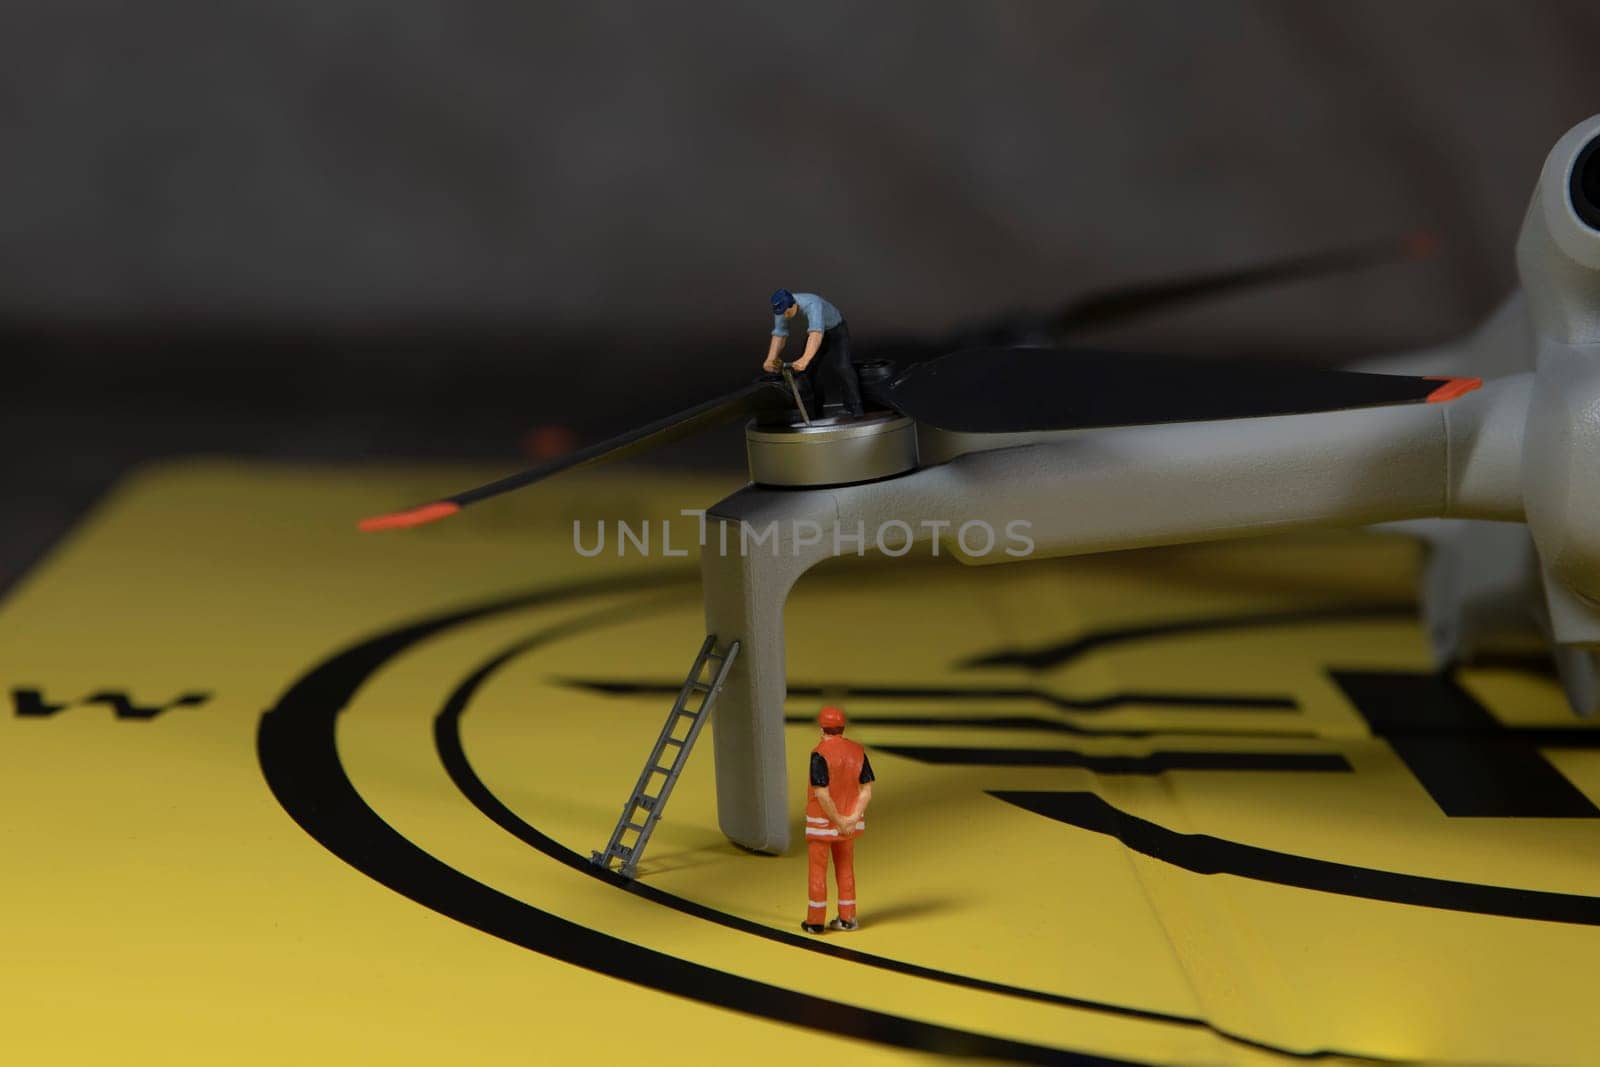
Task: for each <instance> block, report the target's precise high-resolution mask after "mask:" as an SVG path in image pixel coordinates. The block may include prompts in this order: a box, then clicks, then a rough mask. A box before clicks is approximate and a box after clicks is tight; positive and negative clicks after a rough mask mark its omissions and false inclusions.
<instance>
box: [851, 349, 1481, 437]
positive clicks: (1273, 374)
mask: <svg viewBox="0 0 1600 1067" xmlns="http://www.w3.org/2000/svg"><path fill="white" fill-rule="evenodd" d="M1478 384H1481V383H1480V382H1479V381H1478V379H1463V378H1450V379H1439V378H1411V377H1404V376H1400V375H1390V374H1363V373H1358V372H1355V371H1343V370H1325V369H1322V368H1317V367H1295V366H1284V365H1281V364H1270V363H1269V364H1256V363H1237V362H1234V363H1230V362H1221V361H1217V360H1209V359H1207V360H1199V359H1184V358H1179V357H1173V356H1149V355H1137V354H1134V353H1130V352H1102V351H1094V350H1090V349H1061V348H989V349H982V348H979V349H967V350H966V351H964V352H953V353H951V354H950V355H947V356H942V357H940V358H939V359H935V360H930V361H928V362H926V363H918V364H915V365H914V366H912V367H910V368H909V369H907V370H904V371H902V372H901V373H900V374H899V375H898V376H897V377H895V378H892V379H889V380H888V381H886V382H884V383H882V384H879V385H872V384H869V385H867V387H866V389H867V393H868V395H869V396H870V397H872V398H873V399H874V400H876V401H878V402H879V403H880V404H882V405H883V406H884V407H888V408H893V409H894V410H896V411H900V412H902V413H904V414H906V415H910V416H911V417H912V418H914V419H916V420H917V421H918V422H922V423H926V424H928V425H930V426H937V427H939V428H941V429H945V430H956V431H961V432H964V433H1023V432H1029V431H1035V432H1037V431H1044V430H1080V429H1089V428H1093V427H1108V426H1134V425H1139V424H1146V423H1158V422H1203V421H1208V420H1211V419H1246V418H1256V417H1260V416H1264V415H1306V414H1310V413H1312V412H1317V411H1338V410H1341V409H1345V408H1361V407H1372V406H1376V405H1381V404H1411V403H1417V402H1419V401H1427V400H1434V401H1439V400H1449V399H1453V398H1455V397H1456V396H1459V395H1461V393H1463V392H1467V391H1470V390H1471V389H1474V388H1476V387H1477V385H1478Z"/></svg>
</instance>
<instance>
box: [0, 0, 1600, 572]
mask: <svg viewBox="0 0 1600 1067" xmlns="http://www.w3.org/2000/svg"><path fill="white" fill-rule="evenodd" d="M1597 37H1600V6H1596V5H1595V4H1594V3H1593V2H1592V0H1583V2H1556V0H1542V2H1541V3H1539V4H1536V5H1535V4H1519V3H1510V2H1503V3H1463V2H1459V0H1457V2H1449V3H1444V2H1428V3H1420V2H1419V3H1396V2H1394V0H1371V2H1351V0H1338V2H1323V3H1288V2H1277V3H1272V2H1257V3H1248V2H1231V0H1230V2H1218V0H1213V2H1207V3H1203V4H1201V3H1179V2H1176V0H1173V2H1165V3H1152V2H1130V0H1118V2H1114V3H1113V2H1105V3H1088V2H1066V0H1055V2H1039V3H982V4H978V3H972V4H965V5H956V4H929V3H925V2H924V3H913V2H877V3H873V4H860V3H844V2H811V3H806V4H748V3H734V2H720V3H713V2H694V3H683V4H675V5H670V6H669V5H660V4H648V3H628V2H610V3H597V4H582V5H559V6H558V5H539V4H530V3H526V2H516V3H513V2H510V0H493V2H468V0H456V2H453V3H437V4H430V3H422V2H412V0H406V2H396V0H387V2H385V3H373V2H350V0H315V2H313V0H276V2H274V3H271V4H241V3H236V2H226V0H165V2H159V0H158V2H151V3H145V4H123V3H116V2H112V0H48V2H44V0H14V2H12V3H10V4H7V5H6V6H5V8H4V9H3V11H0V130H3V132H4V138H3V141H0V345H3V346H4V353H5V367H6V373H5V376H4V379H3V380H4V382H5V385H4V387H3V391H0V492H3V494H4V498H5V500H6V501H7V506H6V516H7V517H6V520H5V522H4V523H3V524H0V531H3V532H0V583H3V582H5V581H7V580H9V579H10V578H13V577H14V576H15V574H16V573H17V572H18V571H19V570H20V569H21V568H23V567H24V566H25V565H26V564H27V563H28V562H29V561H30V560H31V559H33V558H35V557H36V556H37V555H38V553H39V552H40V551H41V550H42V549H43V548H44V547H45V546H46V545H48V543H49V542H50V541H51V539H52V538H54V537H55V536H56V535H57V534H58V533H59V531H60V530H62V529H64V528H65V527H67V526H68V525H69V524H70V523H71V521H72V520H73V518H74V517H75V516H76V515H78V514H80V513H81V511H82V510H83V509H84V508H85V507H86V506H87V505H88V504H89V503H90V502H91V501H92V500H93V499H94V498H95V496H96V495H97V494H98V493H100V492H101V491H102V490H103V489H104V488H105V487H106V486H107V485H109V484H111V483H113V482H114V481H115V479H116V478H117V477H118V476H119V474H120V473H121V472H123V471H125V470H126V469H127V468H128V467H129V466H130V465H133V464H137V463H142V462H145V461H148V460H151V459H154V458H160V457H165V456H173V455H188V454H196V453H228V454H239V455H250V456H262V457H270V458H283V459H294V460H330V461H342V460H352V459H355V460H384V461H389V462H393V463H396V464H399V463H404V462H406V461H408V460H413V459H417V458H427V459H439V460H449V459H473V460H484V461H489V462H493V463H504V464H505V465H506V466H507V467H508V468H512V467H515V466H518V465H521V464H522V463H523V462H524V461H525V459H526V454H527V453H528V452H529V451H535V452H537V451H549V450H551V449H553V448H559V447H560V446H561V445H562V444H563V443H565V442H568V441H574V440H575V441H577V442H579V443H585V442H588V441H592V440H597V439H599V438H601V437H604V436H607V435H609V434H610V433H613V432H616V431H618V430H621V429H623V428H625V427H627V426H629V425H631V424H632V423H635V422H638V421H642V420H644V419H646V418H649V417H653V416H656V415H660V414H663V413H665V412H668V411H671V410H674V409H676V408H679V407H683V406H686V405H688V404H690V403H693V402H695V401H696V400H698V399H701V398H702V397H704V396H706V395H709V394H711V393H716V392H724V391H727V390H728V389H731V388H733V387H735V386H737V385H739V384H741V383H742V382H744V381H746V380H748V379H749V378H750V377H751V376H752V375H753V374H754V373H755V371H756V369H757V364H758V362H759V360H760V358H761V356H762V355H763V354H764V350H765V344H766V336H767V333H768V329H769V324H770V319H769V318H768V313H767V309H766V298H767V295H768V293H769V292H770V291H771V290H772V289H773V288H774V287H775V286H778V285H784V286H788V287H790V288H794V289H809V290H815V291H818V292H821V293H823V294H824V295H825V296H827V297H828V298H829V299H830V300H832V301H833V302H834V303H836V304H838V305H839V306H840V307H842V308H843V309H844V310H845V312H846V314H847V315H848V317H849V320H850V324H851V328H852V332H853V334H854V335H855V339H856V343H857V347H858V349H861V350H863V352H862V353H860V354H868V353H870V351H871V349H872V348H873V346H874V345H881V344H885V343H887V342H888V341H889V340H890V339H900V340H902V341H903V340H904V339H906V338H913V339H915V338H921V339H923V340H925V341H926V342H927V343H931V344H938V343H940V339H941V338H947V337H949V336H951V335H952V334H953V333H955V332H958V331H959V330H960V329H961V327H962V326H963V325H964V324H968V323H971V322H973V321H977V320H986V319H991V318H993V317H994V316H996V315H998V314H1003V313H1007V312H1009V311H1013V310H1027V309H1042V308H1048V307H1050V306H1051V305H1052V304H1056V303H1059V302H1061V301H1063V300H1065V299H1067V298H1069V297H1071V296H1073V295H1074V294H1079V293H1083V292H1086V291H1090V290H1095V289H1100V288H1104V287H1105V286H1108V285H1113V284H1117V283H1122V282H1128V281H1142V280H1149V279H1159V278H1163V277H1167V276H1178V275H1185V274H1189V273H1193V272H1205V271H1211V270H1216V269H1221V268H1230V267H1241V266H1248V265H1251V264H1254V263H1257V262H1261V261H1267V260H1274V259H1280V258H1283V257H1285V256H1293V255H1297V254H1302V253H1305V252H1309V251H1315V250H1319V249H1324V248H1330V247H1338V246H1341V245H1344V244H1348V243H1351V242H1363V241H1368V240H1377V239H1383V238H1390V237H1394V236H1396V235H1399V234H1404V233H1407V232H1410V231H1413V230H1417V229H1419V228H1421V229H1427V230H1429V231H1432V232H1433V233H1436V234H1437V235H1438V236H1439V238H1440V240H1441V245H1440V251H1439V253H1438V254H1437V255H1436V256H1434V257H1433V258H1431V259H1428V260H1426V261H1422V262H1408V263H1396V264H1393V265H1388V266H1381V267H1374V268H1370V269H1366V270H1361V271H1353V272H1346V273H1342V274H1338V275H1336V276H1332V277H1328V278H1324V279H1319V280H1302V281H1297V282H1293V283H1289V284H1282V285H1276V286H1269V287H1257V288H1251V289H1248V290H1244V291H1238V292H1235V293H1233V294H1232V295H1229V296H1227V297H1226V298H1220V299H1215V300H1210V301H1207V302H1204V303H1199V304H1191V305H1188V306H1185V307H1183V308H1179V309H1169V310H1167V311H1164V312H1162V313H1160V314H1155V315H1148V316H1144V317H1141V318H1138V319H1136V320H1133V321H1121V322H1119V323H1117V324H1116V325H1114V326H1110V327H1107V328H1104V329H1100V330H1091V331H1088V335H1087V336H1085V337H1084V338H1083V339H1084V340H1086V341H1090V342H1093V343H1096V344H1104V345H1108V346H1116V347H1127V348H1142V349H1156V350H1173V351H1181V352H1184V353H1193V354H1195V355H1196V356H1203V355H1207V354H1234V353H1238V354H1248V355H1265V356H1271V357H1273V358H1283V359H1295V360H1308V361H1316V362H1324V363H1331V362H1337V361H1341V360H1345V359H1351V358H1355V357H1359V356H1363V355H1367V354H1371V353H1373V352H1376V351H1380V350H1384V349H1388V348H1395V347H1404V346H1414V345H1423V344H1429V343H1433V342H1436V341H1439V340H1442V339H1445V338H1448V337H1449V336H1451V335H1453V334H1456V333H1459V332H1461V331H1464V330H1466V329H1468V328H1470V327H1471V326H1472V325H1473V324H1474V322H1475V321H1476V320H1478V319H1479V318H1480V317H1482V316H1483V315H1485V314H1486V313H1487V312H1488V311H1489V310H1490V309H1491V308H1492V306H1493V305H1494V304H1495V302H1496V301H1497V300H1498V299H1500V298H1501V297H1502V296H1503V295H1504V294H1505V293H1506V292H1507V291H1508V290H1509V289H1510V287H1511V286H1512V285H1513V282H1514V268H1513V263H1512V259H1511V244H1512V240H1513V237H1514V235H1515V233H1516V229H1517V226H1518V224H1519V221H1520V217H1521V214H1522V211H1523V209H1524V207H1525V205H1526V202H1527V197H1528V195H1529V193H1530V191H1531V188H1532V183H1533V180H1534V177H1535V175H1536V173H1537V171H1538V168H1539V165H1540V163H1541V161H1542V158H1543V156H1544V153H1545V152H1546V151H1547V149H1548V148H1549V147H1550V145H1551V144H1552V143H1553V141H1554V140H1555V139H1556V138H1557V137H1558V136H1559V135H1560V134H1561V133H1562V132H1563V131H1564V130H1565V129H1566V128H1567V127H1568V126H1570V125H1572V124H1573V123H1574V122H1576V121H1578V120H1579V119H1582V118H1584V117H1585V116H1587V115H1589V114H1591V113H1593V112H1595V111H1597V110H1600V68H1597V66H1596V64H1595V63H1594V62H1593V56H1592V52H1593V42H1594V41H1595V40H1596V39H1597ZM540 428H543V429H540ZM552 428H553V429H552ZM661 458H662V459H663V461H666V462H674V461H676V462H720V463H722V464H725V465H726V464H736V463H738V462H739V460H740V452H739V446H738V438H737V432H736V431H729V433H725V434H722V435H720V436H713V437H711V438H708V439H707V440H706V441H703V442H700V443H698V444H685V445H680V446H675V447H674V448H673V449H672V450H670V451H668V452H667V453H664V454H663V455H662V457H661ZM439 488H440V490H441V491H448V490H453V489H456V488H462V487H460V486H454V485H448V486H440V487H439Z"/></svg>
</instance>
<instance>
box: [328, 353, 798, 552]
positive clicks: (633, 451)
mask: <svg viewBox="0 0 1600 1067" xmlns="http://www.w3.org/2000/svg"><path fill="white" fill-rule="evenodd" d="M789 404H790V401H789V398H788V394H787V393H785V392H784V388H783V383H782V382H781V381H778V380H777V379H776V378H770V379H769V378H762V379H759V380H757V381H755V382H752V383H751V384H749V385H747V386H745V387H744V388H743V389H740V390H738V391H737V392H733V393H729V394H727V395H726V396H720V397H717V398H715V399H713V400H707V401H706V402H705V403H703V404H697V405H695V406H694V407H692V408H689V409H688V410H686V411H680V412H678V413H677V414H675V415H668V416H667V417H666V418H664V419H657V420H656V421H655V422H651V423H647V424H646V425H644V426H640V427H637V428H636V429H632V430H629V431H628V432H627V433H623V434H619V435H617V436H616V437H613V438H610V439H609V440H606V441H601V442H599V443H598V444H593V445H590V446H588V447H587V448H580V449H577V450H575V451H573V452H569V453H567V454H566V455H564V456H561V457H560V458H558V459H553V460H551V461H550V462H548V463H541V464H539V465H538V466H536V467H529V468H528V469H527V470H525V471H520V472H518V473H516V474H512V475H509V476H507V477H505V478H501V479H500V480H498V481H494V482H490V483H489V484H488V485H480V486H478V487H477V488H476V489H468V490H467V491H466V492H464V493H457V494H455V495H454V496H447V497H443V498H441V499H439V500H435V501H432V502H430V503H427V504H422V505H420V506H418V507H414V508H407V509H405V510H404V511H395V512H390V513H389V514H387V515H374V516H372V517H371V518H367V519H362V520H361V522H360V524H359V526H360V529H362V530H364V531H367V532H372V531H375V530H394V529H400V528H402V527H406V526H421V525H423V524H424V523H429V522H434V521H436V520H438V519H443V518H447V517H448V516H451V515H454V514H455V513H456V512H458V511H460V510H461V509H462V508H464V507H467V506H468V505H470V504H476V503H478V502H479V501H482V500H488V499H489V498H490V497H495V496H499V495H500V494H501V493H509V492H511V491H512V490H513V489H521V488H522V487H523V486H525V485H532V484H533V483H534V482H538V481H543V480H544V479H546V478H549V477H550V476H551V475H555V474H560V473H561V472H562V471H565V470H571V469H572V468H574V467H584V466H588V465H589V464H591V463H600V462H606V461H610V460H614V459H623V458H625V457H628V456H633V455H637V454H638V453H640V452H645V451H648V450H649V449H652V448H658V447H660V446H661V445H665V444H668V443H670V442H672V441H676V440H679V439H680V438H684V437H688V436H690V435H691V434H695V433H699V432H700V431H701V430H705V429H709V428H711V427H712V426H716V425H718V424H720V423H724V422H731V421H733V420H734V419H737V418H740V417H741V416H747V415H756V414H760V413H762V412H767V411H779V410H785V409H787V408H788V406H789Z"/></svg>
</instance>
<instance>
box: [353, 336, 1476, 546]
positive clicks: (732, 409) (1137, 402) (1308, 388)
mask: <svg viewBox="0 0 1600 1067" xmlns="http://www.w3.org/2000/svg"><path fill="white" fill-rule="evenodd" d="M1481 384H1482V382H1481V381H1480V380H1479V379H1476V378H1412V377H1403V376H1398V375H1387V374H1362V373H1357V372H1354V371H1340V370H1320V369H1316V368H1302V367H1284V366H1275V365H1270V364H1269V365H1265V366H1258V365H1255V364H1241V363H1217V362H1215V361H1211V360H1204V361H1201V360H1190V359H1181V358H1174V357H1171V356H1145V355H1133V354H1130V353H1122V352H1099V351H1092V350H1071V349H1057V348H998V349H983V348H975V349H967V350H966V351H964V352H953V353H951V354H950V355H947V356H943V357H941V358H939V359H936V360H931V361H929V362H926V363H919V364H916V365H914V366H912V367H911V368H909V369H907V370H905V371H902V372H901V373H900V374H899V375H898V376H896V377H893V378H888V379H886V380H884V381H882V382H879V383H873V382H870V381H869V382H868V383H866V384H865V387H864V390H865V392H866V395H867V396H868V397H869V398H870V399H872V400H873V401H875V402H876V403H878V404H880V405H882V406H883V407H885V408H889V409H891V410H895V411H899V412H901V413H903V414H906V415H910V416H911V417H912V418H914V419H916V420H917V421H918V422H923V423H927V424H928V425H930V426H937V427H940V428H942V429H946V430H956V431H961V432H966V433H1022V432H1030V431H1033V432H1037V431H1046V430H1072V429H1087V428H1091V427H1108V426H1130V425H1138V424H1142V423H1158V422H1199V421H1206V420H1211V419H1242V418H1253V417H1257V416H1263V415H1298V414H1309V413H1311V412H1317V411H1337V410H1341V409H1345V408H1359V407H1371V406H1375V405H1380V404H1412V403H1419V402H1424V401H1426V402H1438V401H1444V400H1453V399H1454V398H1455V397H1457V396H1460V395H1461V394H1462V393H1465V392H1469V391H1471V390H1473V389H1476V388H1477V387H1478V386H1479V385H1481ZM792 403H793V401H792V400H791V399H790V397H789V394H788V392H787V390H786V389H785V387H784V386H783V384H782V383H781V382H780V381H778V380H776V379H773V378H763V379H760V380H758V381H756V382H753V383H751V384H750V385H747V386H745V387H744V388H743V389H740V390H739V391H738V392H735V393H729V394H728V395H727V396H723V397H718V398H717V399H715V400H709V401H707V402H705V403H704V404H700V405H697V406H696V407H692V408H690V409H689V410H687V411H683V412H679V413H678V414H676V415H669V416H668V417H666V418H664V419H658V420H657V421H655V422H652V423H650V424H648V425H646V426H641V427H639V428H638V429H636V430H630V431H629V432H628V433H625V434H622V435H621V436H618V437H613V438H612V439H610V440H609V441H602V442H600V443H599V444H595V445H590V446H589V447H587V448H583V449H579V450H578V451H576V452H573V453H571V454H570V455H566V456H563V457H561V458H560V459H557V460H552V461H550V462H549V463H543V464H540V465H539V466H537V467H531V468H529V469H528V470H525V471H522V472H520V473H518V474H513V475H511V476H510V477H507V478H502V479H500V480H499V481H496V482H490V483H489V484H488V485H482V486H479V487H478V488H476V489H469V490H467V491H466V492H464V493H457V494H456V495H455V496H449V497H444V498H443V499H441V500H436V501H434V502H432V503H430V504H424V505H422V506H420V507H415V508H408V509H407V510H405V511H398V512H393V513H391V514H388V515H380V516H375V517H373V518H370V519H364V520H362V522H361V529H363V530H388V529H395V528H397V527H402V526H420V525H422V524H423V523H426V522H432V521H434V520H435V519H442V518H445V517H446V516H448V515H453V514H455V513H456V512H458V511H460V510H461V509H462V508H463V507H466V506H467V505H468V504H475V503H477V502H478V501H480V500H487V499H488V498H490V497H493V496H499V495H500V494H501V493H506V492H510V491H511V490H513V489H520V488H522V487H523V486H525V485H531V484H532V483H534V482H537V481H540V480H542V479H544V478H548V477H550V476H551V475H553V474H557V473H559V472H561V471H564V470H570V469H571V468H573V467H581V466H584V465H586V464H589V463H595V462H599V461H601V460H611V459H621V458H623V457H625V456H630V455H634V454H636V453H639V452H643V451H645V450H647V449H651V448H655V447H656V446H658V445H663V444H666V443H668V442H669V441H676V440H678V439H679V438H682V437H687V436H688V435H689V434H692V433H695V432H697V431H699V430H702V429H706V428H708V427H710V426H713V425H716V424H718V423H722V422H727V421H730V420H732V419H736V418H740V417H744V416H751V415H757V414H762V413H776V412H780V411H784V410H787V409H789V408H790V407H791V405H792Z"/></svg>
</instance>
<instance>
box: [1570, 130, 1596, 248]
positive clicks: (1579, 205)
mask: <svg viewBox="0 0 1600 1067" xmlns="http://www.w3.org/2000/svg"><path fill="white" fill-rule="evenodd" d="M1567 197H1568V199H1569V200H1571V201H1572V210H1573V211H1575V212H1577V215H1578V218H1580V219H1582V220H1583V223H1584V225H1586V226H1588V227H1589V228H1590V229H1591V230H1600V137H1596V138H1594V139H1593V140H1591V141H1590V142H1589V143H1588V144H1586V145H1584V146H1583V151H1581V152H1579V153H1578V158H1577V159H1576V160H1574V161H1573V163H1572V177H1571V179H1570V180H1569V181H1568V183H1567Z"/></svg>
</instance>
